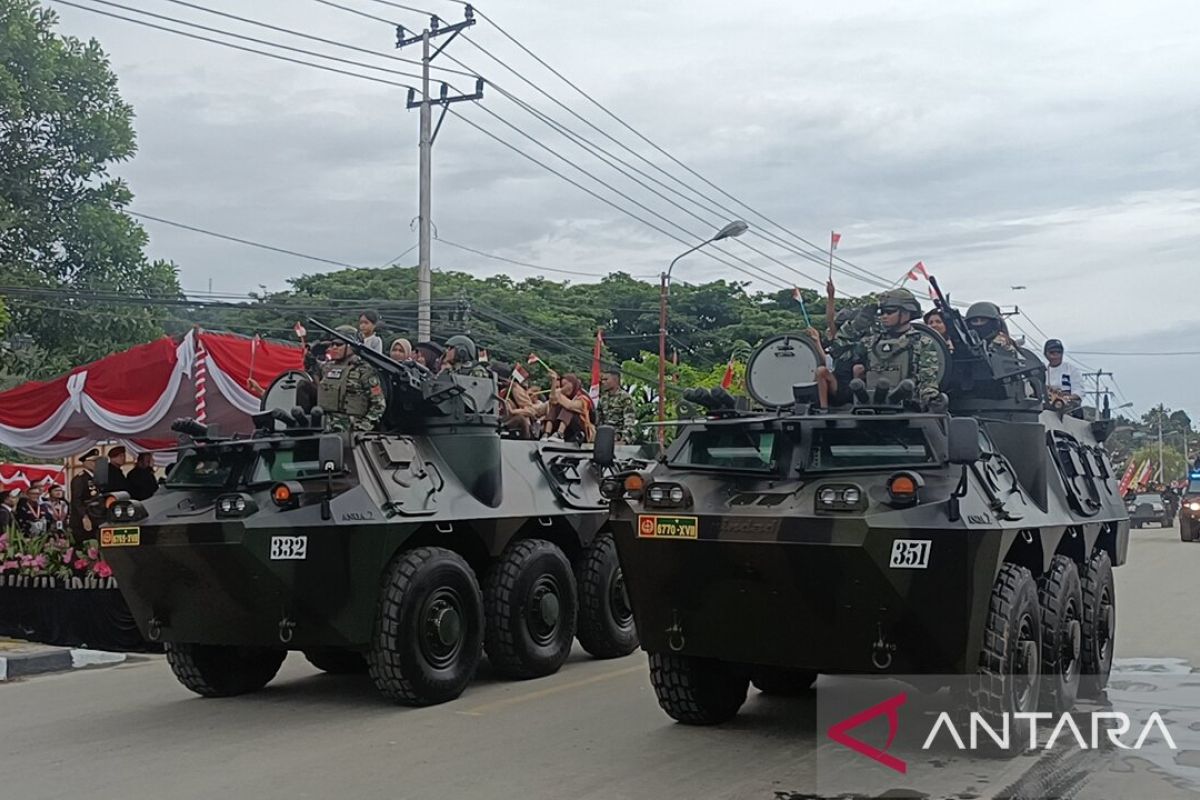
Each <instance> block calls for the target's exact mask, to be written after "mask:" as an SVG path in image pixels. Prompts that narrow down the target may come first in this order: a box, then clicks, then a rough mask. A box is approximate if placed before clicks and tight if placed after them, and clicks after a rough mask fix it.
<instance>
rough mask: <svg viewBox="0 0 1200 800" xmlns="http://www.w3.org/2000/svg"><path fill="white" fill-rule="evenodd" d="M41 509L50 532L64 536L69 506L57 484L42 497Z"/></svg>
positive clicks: (65, 496) (64, 493) (65, 495)
mask: <svg viewBox="0 0 1200 800" xmlns="http://www.w3.org/2000/svg"><path fill="white" fill-rule="evenodd" d="M42 509H43V513H45V515H46V519H47V521H48V522H49V524H50V530H51V531H53V532H55V533H58V534H65V533H66V531H67V524H68V521H69V519H70V517H71V504H70V503H68V502H67V494H66V491H65V490H64V489H63V487H61V486H59V485H58V484H57V483H54V484H51V485H50V491H48V492H46V494H45V495H44V496H43V497H42Z"/></svg>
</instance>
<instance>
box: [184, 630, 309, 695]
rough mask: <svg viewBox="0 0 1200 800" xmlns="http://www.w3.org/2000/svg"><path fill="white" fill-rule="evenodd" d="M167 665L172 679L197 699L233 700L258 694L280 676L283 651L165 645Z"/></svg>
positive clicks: (195, 645) (285, 654) (284, 651)
mask: <svg viewBox="0 0 1200 800" xmlns="http://www.w3.org/2000/svg"><path fill="white" fill-rule="evenodd" d="M166 651H167V663H168V664H170V665H171V671H172V672H174V673H175V677H176V678H177V679H178V680H179V682H180V683H182V684H183V685H184V686H186V687H187V688H188V689H190V690H192V691H193V692H195V693H196V694H198V695H202V696H204V697H232V696H234V695H238V694H247V693H249V692H257V691H258V690H259V689H261V688H263V687H264V686H266V685H267V684H268V683H270V682H271V679H272V678H274V677H275V674H276V673H277V672H279V666H280V665H281V664H282V663H283V659H284V658H285V657H286V656H287V651H286V650H274V649H272V648H268V647H236V646H230V645H216V644H183V643H178V642H168V643H167V645H166Z"/></svg>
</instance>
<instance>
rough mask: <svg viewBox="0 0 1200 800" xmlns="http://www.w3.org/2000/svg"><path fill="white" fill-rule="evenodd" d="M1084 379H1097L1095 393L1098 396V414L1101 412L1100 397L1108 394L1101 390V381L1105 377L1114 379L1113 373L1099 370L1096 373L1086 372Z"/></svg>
mask: <svg viewBox="0 0 1200 800" xmlns="http://www.w3.org/2000/svg"><path fill="white" fill-rule="evenodd" d="M1083 377H1085V378H1095V379H1096V392H1095V394H1096V411H1097V412H1098V411H1099V410H1100V395H1102V394H1106V392H1105V391H1104V390H1102V389H1101V388H1100V379H1101V378H1104V377H1109V378H1111V377H1112V373H1111V372H1105V371H1104V370H1102V369H1098V370H1096V371H1095V372H1085V373H1083Z"/></svg>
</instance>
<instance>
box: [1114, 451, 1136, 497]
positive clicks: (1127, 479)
mask: <svg viewBox="0 0 1200 800" xmlns="http://www.w3.org/2000/svg"><path fill="white" fill-rule="evenodd" d="M1135 469H1137V464H1136V463H1135V462H1134V461H1133V460H1132V459H1130V461H1129V466H1127V467H1125V474H1124V475H1122V476H1121V483H1120V484H1119V485H1118V486H1117V494H1119V495H1121V496H1122V497H1123V496H1124V495H1125V492H1127V491H1129V484H1130V483H1132V482H1133V471H1134V470H1135Z"/></svg>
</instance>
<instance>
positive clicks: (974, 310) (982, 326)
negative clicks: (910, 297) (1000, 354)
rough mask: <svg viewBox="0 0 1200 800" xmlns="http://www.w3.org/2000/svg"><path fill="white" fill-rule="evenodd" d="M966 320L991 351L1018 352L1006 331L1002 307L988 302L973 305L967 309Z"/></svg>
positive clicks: (983, 301) (982, 301)
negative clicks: (1001, 311)
mask: <svg viewBox="0 0 1200 800" xmlns="http://www.w3.org/2000/svg"><path fill="white" fill-rule="evenodd" d="M966 320H967V325H968V326H969V327H970V328H971V330H973V331H975V333H976V334H978V335H979V338H980V340H981V341H983V342H984V343H985V344H986V345H987V347H988V350H989V351H993V352H994V351H996V350H1004V351H1006V352H1009V353H1016V352H1017V348H1016V345H1014V344H1013V343H1012V339H1010V338H1009V337H1008V334H1007V333H1006V332H1005V330H1004V315H1003V314H1001V313H1000V306H998V305H996V304H995V303H989V302H987V301H986V300H981V301H979V302H978V303H972V304H971V307H970V308H968V309H967V314H966ZM943 325H944V323H943Z"/></svg>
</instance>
